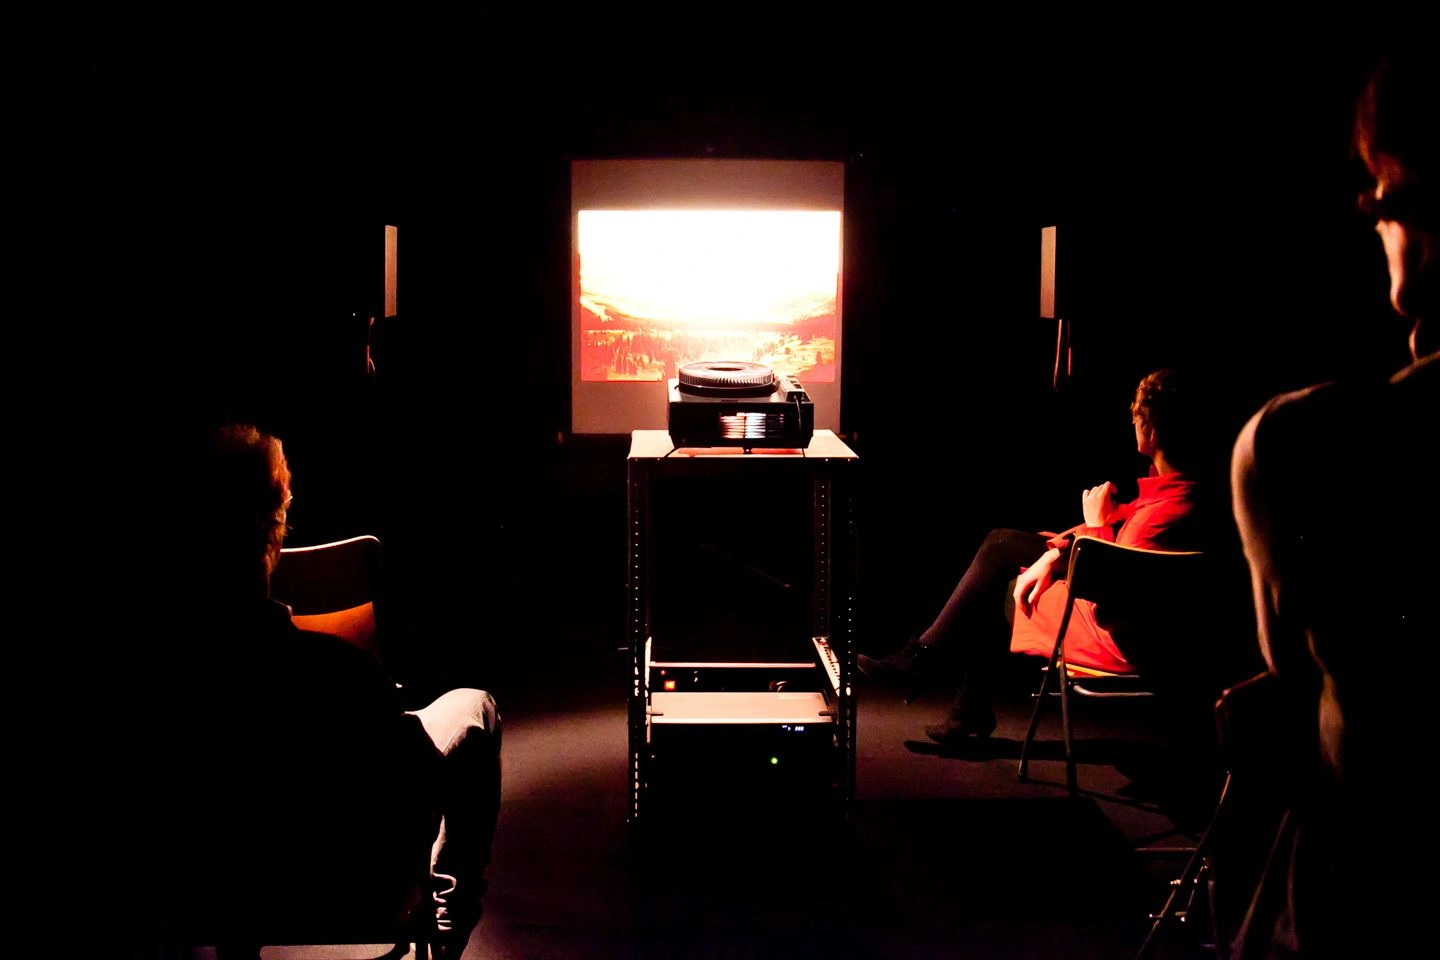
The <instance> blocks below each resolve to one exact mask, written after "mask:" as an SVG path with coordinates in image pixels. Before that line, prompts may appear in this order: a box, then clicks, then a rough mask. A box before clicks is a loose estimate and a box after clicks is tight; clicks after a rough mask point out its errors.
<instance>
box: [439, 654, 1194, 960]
mask: <svg viewBox="0 0 1440 960" xmlns="http://www.w3.org/2000/svg"><path fill="white" fill-rule="evenodd" d="M1030 662H1033V663H1035V664H1037V665H1038V661H1030ZM531 669H533V671H534V672H533V674H531V675H529V676H528V677H526V678H523V680H522V678H518V677H510V678H506V680H505V682H504V684H503V687H504V689H502V690H501V691H500V693H501V711H502V714H503V718H504V725H505V745H504V776H505V782H504V803H503V809H502V813H501V818H500V825H499V834H498V837H497V840H496V847H495V852H494V860H493V863H492V866H491V870H490V873H489V878H490V884H491V885H490V894H489V896H488V897H487V903H486V914H485V918H484V920H483V922H482V924H481V926H480V927H479V929H478V930H477V931H476V933H475V935H474V937H473V939H472V940H471V945H470V949H469V950H468V951H467V953H466V954H465V957H466V960H540V958H577V957H578V958H608V957H616V958H619V957H625V958H633V957H645V958H648V957H685V958H689V957H700V958H710V957H714V958H721V957H723V958H734V957H754V958H761V957H766V958H768V957H875V958H908V957H976V958H989V957H1016V958H1057V960H1059V958H1128V957H1131V956H1133V955H1134V954H1135V951H1136V950H1137V949H1138V948H1139V946H1140V944H1141V943H1142V941H1143V940H1144V938H1145V934H1146V932H1147V930H1148V928H1149V921H1148V920H1147V914H1148V913H1150V912H1152V911H1154V910H1157V909H1158V908H1159V907H1160V906H1161V904H1162V903H1164V901H1165V898H1166V896H1167V893H1168V881H1169V879H1170V878H1172V877H1173V876H1175V875H1176V874H1177V873H1178V872H1179V870H1180V869H1181V867H1182V866H1183V864H1184V859H1185V858H1184V855H1183V853H1180V852H1172V853H1170V854H1168V855H1167V854H1163V853H1161V854H1156V853H1143V852H1137V848H1139V847H1156V846H1162V847H1181V846H1183V845H1184V844H1186V843H1189V842H1193V841H1194V839H1195V837H1196V836H1197V835H1198V832H1199V829H1200V828H1201V826H1203V823H1202V822H1201V821H1203V819H1204V812H1205V809H1206V808H1207V807H1210V806H1213V801H1212V800H1211V799H1210V798H1208V797H1203V796H1201V797H1197V796H1195V791H1190V792H1189V794H1188V795H1186V796H1182V797H1177V796H1176V795H1175V793H1174V791H1173V790H1172V789H1168V788H1167V787H1166V784H1168V783H1171V782H1172V781H1171V780H1170V779H1169V778H1167V777H1166V776H1164V775H1163V773H1162V772H1161V770H1162V767H1163V766H1164V764H1163V760H1164V759H1165V757H1166V754H1165V752H1164V751H1163V750H1162V749H1161V748H1160V747H1159V745H1158V743H1157V741H1156V739H1155V738H1154V737H1153V736H1151V735H1150V734H1148V733H1147V732H1145V731H1147V730H1150V729H1153V726H1154V724H1153V718H1152V717H1151V716H1150V714H1149V711H1150V709H1151V707H1150V706H1149V704H1148V703H1147V702H1146V701H1136V700H1126V701H1104V702H1096V701H1086V702H1083V703H1080V704H1079V705H1078V706H1077V708H1076V710H1077V713H1076V724H1077V736H1078V737H1079V738H1080V743H1079V745H1078V748H1077V749H1078V757H1079V761H1080V766H1079V779H1080V786H1081V790H1082V794H1083V795H1082V797H1081V798H1080V799H1079V800H1077V801H1074V802H1071V801H1068V800H1067V799H1066V798H1065V790H1064V787H1063V781H1064V765H1063V760H1062V757H1063V754H1062V753H1061V749H1060V741H1059V735H1060V731H1059V720H1058V713H1059V711H1058V708H1057V709H1055V710H1053V711H1052V712H1051V713H1050V714H1048V720H1047V722H1046V723H1045V724H1044V725H1042V727H1041V732H1040V738H1041V741H1042V742H1041V743H1040V745H1039V746H1040V752H1039V754H1038V757H1039V759H1037V760H1036V761H1035V762H1034V764H1033V766H1032V782H1029V783H1021V782H1019V781H1018V780H1017V777H1016V759H1017V757H1018V754H1019V746H1020V740H1021V738H1022V737H1023V735H1024V728H1025V724H1026V721H1027V719H1028V709H1029V702H1030V701H1029V696H1028V694H1027V693H1026V691H1025V689H1024V688H1022V687H1021V686H1020V685H1019V684H1018V683H1015V684H1011V689H1010V690H1009V691H1008V693H1007V695H1006V696H1005V697H1004V698H1003V702H1002V703H1001V704H1000V727H999V729H998V730H997V731H996V733H995V736H994V738H993V739H992V741H991V742H990V743H988V744H986V745H985V746H984V747H983V748H981V749H978V750H976V751H973V752H972V755H968V756H957V755H953V754H950V755H947V753H946V752H945V751H942V750H940V749H939V748H937V747H935V746H934V745H933V744H931V743H930V742H929V741H928V740H927V739H926V738H925V736H924V732H923V728H924V724H925V723H926V722H929V721H931V720H933V719H935V718H936V716H937V715H938V714H941V713H943V711H944V708H945V705H946V701H945V698H944V695H943V694H942V693H940V692H936V693H934V694H929V695H925V696H922V698H921V699H920V700H918V701H917V702H916V703H914V704H912V705H910V706H906V705H904V704H903V702H902V700H901V696H900V694H899V692H897V691H895V690H893V689H887V688H883V687H874V688H868V687H862V688H861V689H860V690H859V692H858V695H859V700H858V704H859V728H858V731H859V732H858V750H857V776H856V780H857V783H856V797H855V800H854V804H853V808H852V817H851V821H850V823H849V825H848V827H845V828H841V829H839V830H833V829H829V828H828V827H826V826H825V818H824V816H823V811H814V810H808V809H805V808H804V806H803V804H804V803H806V802H808V801H801V802H798V803H787V802H786V801H785V800H783V799H779V800H777V799H775V798H774V797H771V796H769V795H765V796H756V797H754V798H753V802H747V799H746V797H745V793H744V791H743V790H741V791H738V792H735V791H731V792H729V793H727V794H726V799H725V801H724V804H725V805H724V806H723V808H722V812H721V813H720V814H716V813H715V812H713V811H712V812H705V811H703V810H702V809H701V808H700V807H699V806H692V805H688V804H687V805H685V808H684V809H677V810H674V811H670V815H669V816H668V817H667V818H666V820H665V822H664V823H663V824H660V825H657V826H655V827H654V828H653V829H652V830H650V831H649V832H648V833H647V834H646V835H645V836H644V837H642V838H638V839H637V838H636V837H634V836H632V835H631V833H630V831H629V830H627V826H626V822H625V813H626V805H627V802H628V798H629V793H628V789H627V782H626V777H627V763H626V743H627V740H626V716H625V693H626V691H627V683H626V680H627V678H626V669H627V665H626V660H625V657H624V656H623V655H622V654H621V653H619V652H616V653H614V654H613V655H611V654H607V655H605V656H602V657H597V658H596V660H595V662H594V663H591V664H579V663H573V662H572V663H570V664H569V665H568V667H566V668H561V667H559V666H558V665H551V666H550V667H549V668H539V669H536V668H531ZM1034 676H1036V677H1038V673H1037V674H1034ZM727 786H731V787H733V784H730V785H727ZM1181 800H1188V801H1189V802H1188V803H1182V802H1180V801H1181ZM797 808H798V809H797ZM1188 933H1189V931H1186V930H1184V929H1182V930H1180V931H1179V933H1178V935H1177V936H1176V937H1175V938H1174V939H1173V941H1168V942H1167V943H1166V944H1165V945H1164V946H1165V949H1163V950H1161V951H1159V952H1158V953H1157V956H1158V957H1189V956H1203V955H1204V953H1203V952H1202V951H1199V950H1198V949H1197V946H1196V944H1197V943H1198V942H1202V941H1203V939H1204V938H1203V937H1201V938H1197V937H1194V936H1188Z"/></svg>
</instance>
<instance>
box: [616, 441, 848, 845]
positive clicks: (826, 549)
mask: <svg viewBox="0 0 1440 960" xmlns="http://www.w3.org/2000/svg"><path fill="white" fill-rule="evenodd" d="M858 463H859V461H858V458H857V457H856V455H855V453H854V452H853V451H852V450H850V448H849V447H847V446H846V445H845V444H844V443H843V442H842V441H841V440H840V439H839V438H837V437H836V436H835V434H834V433H833V432H831V431H829V430H816V431H815V433H814V436H813V437H812V438H811V441H810V443H809V445H808V446H807V447H806V448H805V449H803V450H786V449H775V450H764V451H759V450H756V451H752V452H745V451H742V450H740V449H737V448H734V447H713V448H694V449H681V448H675V447H674V446H673V444H672V443H671V440H670V437H669V434H668V433H667V432H666V431H664V430H637V431H634V433H632V435H631V445H630V454H629V459H628V464H627V476H628V495H627V499H628V518H627V528H628V552H629V562H628V565H627V593H628V609H627V621H628V633H629V645H630V659H631V689H630V698H629V701H630V706H629V711H628V723H629V755H630V770H629V774H630V775H629V780H630V805H629V808H628V811H627V821H628V822H629V823H630V824H631V825H641V824H644V823H648V822H650V821H652V820H654V819H655V814H656V813H657V812H659V810H660V809H661V808H662V807H664V806H666V796H668V795H669V785H670V784H671V783H672V782H674V781H676V780H677V779H678V778H679V777H680V775H681V773H682V772H683V774H684V775H686V776H689V777H696V776H698V777H700V778H702V779H704V778H707V777H709V778H714V779H715V780H717V781H720V782H723V785H724V786H726V787H727V788H729V789H732V790H738V791H739V793H740V795H742V796H743V795H744V794H745V791H746V790H747V789H748V788H750V787H755V788H756V789H757V790H760V791H763V790H764V789H765V786H766V784H771V785H773V784H776V783H780V782H782V780H783V782H784V784H785V785H786V788H787V789H789V790H792V791H794V790H797V789H802V788H803V790H804V791H810V792H808V793H805V794H804V795H806V796H810V797H814V798H820V797H822V796H823V797H824V798H826V800H827V803H826V813H827V819H829V820H830V821H831V822H837V823H848V822H849V819H850V808H851V805H852V802H853V800H854V795H855V699H854V696H853V692H852V689H851V677H852V675H853V671H854V628H855V612H856V582H855V581H856V576H855V570H856V564H855V540H856V537H855V527H856V523H855V520H856V518H855V500H856V492H857V487H858V484H857V482H856V481H857V475H856V471H857V469H858ZM807 496H808V500H809V502H808V503H807V502H804V500H803V499H801V498H802V497H807ZM686 497H688V498H689V499H688V500H687V499H686ZM677 504H679V505H678V506H677ZM727 511H728V514H729V515H727ZM807 534H808V536H807ZM727 537H728V538H729V539H728V540H727ZM799 540H808V542H796V541H799ZM736 544H738V546H736ZM727 763H729V764H731V766H729V767H727V766H726V764H727ZM713 785H714V784H713V783H712V784H709V785H707V787H706V788H705V789H706V790H707V791H708V789H709V787H710V786H713ZM792 795H797V794H794V793H791V794H787V796H792ZM828 801H834V802H833V804H832V803H830V802H828ZM754 806H757V807H760V808H763V809H767V810H769V809H773V805H772V806H766V805H764V804H758V805H754ZM809 809H810V813H811V814H812V815H813V813H814V810H813V808H809ZM670 812H672V813H673V812H674V811H673V810H672V811H670Z"/></svg>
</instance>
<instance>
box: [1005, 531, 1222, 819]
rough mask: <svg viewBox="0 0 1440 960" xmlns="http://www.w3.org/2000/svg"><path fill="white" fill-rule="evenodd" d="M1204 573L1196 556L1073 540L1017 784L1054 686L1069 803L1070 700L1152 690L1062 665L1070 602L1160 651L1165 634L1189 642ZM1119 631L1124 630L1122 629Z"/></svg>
mask: <svg viewBox="0 0 1440 960" xmlns="http://www.w3.org/2000/svg"><path fill="white" fill-rule="evenodd" d="M1207 576H1208V567H1207V559H1206V554H1205V553H1203V552H1201V551H1193V550H1189V551H1169V550H1149V549H1144V548H1141V547H1130V546H1124V545H1122V544H1118V543H1114V542H1112V541H1109V540H1101V539H1099V538H1097V537H1088V536H1081V537H1076V538H1075V542H1074V543H1073V544H1072V545H1071V547H1070V564H1069V568H1068V570H1067V573H1066V576H1065V579H1066V584H1067V588H1068V596H1067V598H1066V601H1065V610H1064V613H1063V614H1062V615H1061V618H1060V626H1059V629H1058V630H1056V632H1055V645H1054V648H1053V649H1052V650H1051V653H1050V657H1049V660H1048V662H1047V664H1046V666H1045V668H1044V669H1043V670H1042V671H1041V677H1040V689H1039V691H1038V692H1037V693H1036V695H1035V705H1034V707H1033V708H1032V709H1031V712H1030V726H1029V727H1028V728H1027V729H1026V731H1025V742H1024V744H1023V746H1022V747H1021V749H1020V769H1019V776H1020V779H1021V780H1026V779H1028V777H1029V767H1030V749H1031V747H1032V746H1033V745H1034V742H1035V733H1036V730H1038V729H1039V726H1040V712H1041V710H1042V709H1043V708H1044V705H1045V702H1046V700H1047V699H1048V697H1049V696H1050V695H1052V694H1051V687H1052V686H1054V687H1055V688H1056V690H1057V692H1058V694H1059V697H1060V723H1061V728H1062V730H1063V732H1064V738H1065V787H1066V790H1067V791H1068V793H1069V794H1070V795H1071V796H1075V795H1076V794H1077V793H1078V791H1079V787H1078V784H1077V782H1076V773H1075V752H1074V727H1073V723H1072V718H1071V711H1070V706H1071V704H1070V697H1071V694H1077V695H1082V696H1087V697H1095V698H1116V697H1151V696H1154V695H1155V691H1154V689H1153V688H1152V687H1151V686H1150V685H1149V684H1148V683H1147V681H1146V680H1145V679H1144V678H1143V677H1142V676H1141V675H1140V674H1139V673H1135V674H1117V673H1107V672H1105V671H1102V670H1094V669H1090V668H1087V667H1082V666H1080V665H1076V664H1069V663H1067V662H1066V660H1065V633H1066V631H1067V630H1069V628H1070V618H1071V615H1072V614H1073V612H1074V609H1075V602H1076V601H1077V600H1088V601H1090V602H1092V603H1094V604H1095V605H1096V618H1097V620H1101V619H1102V618H1103V620H1104V623H1105V625H1106V626H1107V627H1110V626H1112V625H1115V629H1116V630H1117V631H1119V632H1122V633H1123V635H1124V637H1125V639H1126V642H1127V645H1129V644H1134V645H1137V646H1140V647H1143V648H1146V649H1147V650H1148V651H1152V652H1153V651H1154V650H1157V649H1160V648H1162V647H1163V645H1164V644H1165V643H1166V642H1167V635H1169V634H1171V633H1174V634H1177V635H1188V627H1186V628H1185V629H1177V628H1176V626H1177V624H1180V623H1185V622H1186V621H1185V618H1187V617H1188V618H1191V620H1190V621H1189V622H1190V623H1193V622H1194V618H1196V617H1197V616H1198V611H1197V609H1196V601H1197V600H1198V598H1199V597H1200V596H1201V595H1202V594H1203V590H1204V589H1205V587H1204V584H1205V583H1206V577H1207ZM1122 625H1123V630H1122Z"/></svg>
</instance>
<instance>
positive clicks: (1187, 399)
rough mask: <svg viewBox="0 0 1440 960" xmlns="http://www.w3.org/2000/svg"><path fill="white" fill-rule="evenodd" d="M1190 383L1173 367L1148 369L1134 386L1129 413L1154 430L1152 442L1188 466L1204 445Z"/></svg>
mask: <svg viewBox="0 0 1440 960" xmlns="http://www.w3.org/2000/svg"><path fill="white" fill-rule="evenodd" d="M1203 407H1204V404H1203V403H1202V402H1201V400H1200V398H1199V396H1198V395H1197V393H1196V390H1195V388H1194V386H1193V385H1192V384H1191V383H1190V382H1189V381H1188V380H1187V378H1185V377H1183V376H1181V375H1180V374H1178V373H1176V372H1175V371H1174V370H1172V369H1169V368H1164V369H1160V370H1155V371H1153V372H1152V373H1148V374H1146V375H1145V376H1144V378H1142V379H1141V381H1140V385H1139V386H1137V387H1136V388H1135V399H1134V400H1133V401H1132V402H1131V404H1130V413H1131V415H1132V416H1134V417H1136V418H1138V419H1139V420H1140V422H1141V424H1142V425H1143V426H1147V427H1150V428H1151V429H1153V430H1154V431H1155V442H1156V444H1158V445H1159V446H1160V447H1161V448H1163V449H1164V451H1165V458H1166V459H1167V460H1169V461H1170V462H1171V463H1173V464H1174V465H1175V466H1176V467H1181V468H1183V467H1187V466H1191V465H1192V464H1193V462H1194V459H1195V458H1196V457H1197V456H1199V455H1200V454H1201V452H1202V448H1203V446H1204V444H1203V440H1204V431H1203V429H1202V428H1203V426H1204V422H1205V421H1204V418H1205V417H1206V415H1207V411H1206V410H1204V409H1203Z"/></svg>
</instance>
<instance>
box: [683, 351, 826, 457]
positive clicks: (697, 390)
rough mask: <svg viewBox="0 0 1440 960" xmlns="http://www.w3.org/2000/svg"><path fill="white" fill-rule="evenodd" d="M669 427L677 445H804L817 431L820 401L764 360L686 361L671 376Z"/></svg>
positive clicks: (746, 446)
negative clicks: (815, 400)
mask: <svg viewBox="0 0 1440 960" xmlns="http://www.w3.org/2000/svg"><path fill="white" fill-rule="evenodd" d="M669 431H670V440H671V442H672V443H674V444H675V446H677V447H744V448H746V449H750V448H752V447H761V448H766V447H798V448H802V449H803V448H804V447H806V446H809V444H810V439H811V437H813V436H814V434H815V404H814V403H813V402H812V401H811V400H810V397H809V395H808V394H807V393H806V392H805V388H804V387H802V386H801V385H800V384H799V382H797V381H795V380H793V379H791V378H790V377H787V376H783V375H776V373H775V371H774V370H772V369H771V368H770V367H768V366H766V365H764V364H762V363H751V362H749V361H743V360H705V361H700V362H696V363H686V364H682V365H681V366H680V368H679V370H678V371H677V374H676V376H674V377H671V378H670V412H669Z"/></svg>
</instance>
